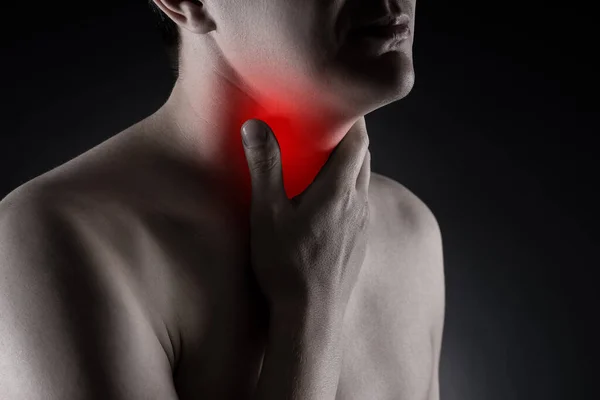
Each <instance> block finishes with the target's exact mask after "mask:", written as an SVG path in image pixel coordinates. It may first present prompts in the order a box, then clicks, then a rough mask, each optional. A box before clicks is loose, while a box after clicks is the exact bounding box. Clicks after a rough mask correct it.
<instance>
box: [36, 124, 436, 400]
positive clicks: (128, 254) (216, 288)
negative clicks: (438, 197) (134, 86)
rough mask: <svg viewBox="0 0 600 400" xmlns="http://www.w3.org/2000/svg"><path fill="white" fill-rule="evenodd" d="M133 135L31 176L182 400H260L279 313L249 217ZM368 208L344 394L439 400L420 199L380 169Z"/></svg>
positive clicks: (350, 311)
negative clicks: (270, 308)
mask: <svg viewBox="0 0 600 400" xmlns="http://www.w3.org/2000/svg"><path fill="white" fill-rule="evenodd" d="M126 132H127V131H126ZM129 136H130V137H132V138H133V137H136V135H131V134H129ZM125 137H127V136H125V135H123V134H122V136H121V138H119V137H116V138H113V139H112V140H110V141H108V142H105V143H104V144H102V145H101V146H99V147H98V148H97V149H94V150H93V152H88V153H87V154H84V155H83V156H81V157H79V158H78V159H76V160H74V161H72V162H70V163H67V164H65V165H64V166H62V167H61V168H58V169H56V170H53V171H50V173H48V174H45V175H43V176H42V177H40V178H38V179H37V180H36V182H32V183H31V184H32V185H38V187H44V188H45V189H43V190H46V191H48V192H53V193H54V194H52V195H50V197H51V198H53V199H55V201H54V204H55V205H54V206H53V207H55V208H56V212H57V213H59V214H60V215H61V218H63V219H64V221H65V223H66V224H69V225H70V226H72V227H73V229H75V231H76V232H77V233H78V235H79V237H80V238H81V242H82V243H83V244H84V246H85V247H86V248H87V251H88V252H89V253H88V254H90V257H92V258H93V259H94V264H95V267H94V268H101V269H103V270H102V273H103V274H104V276H105V277H106V281H107V282H110V284H111V285H114V287H115V288H117V289H116V290H117V291H118V293H119V294H118V295H119V296H121V297H122V298H123V299H124V300H123V301H124V304H127V308H129V307H131V309H132V310H136V311H135V314H136V315H137V316H139V318H141V319H142V320H143V321H144V324H140V328H139V329H140V332H143V333H144V334H143V335H140V341H141V344H139V345H140V346H145V348H147V349H148V352H149V353H152V354H156V355H157V356H156V357H153V358H149V359H151V360H161V357H162V356H161V354H163V353H164V357H163V358H162V361H156V362H157V365H156V368H157V369H159V368H161V366H160V365H158V363H160V362H168V363H169V366H170V369H171V372H172V374H171V376H164V379H165V381H164V384H165V385H173V386H174V388H175V389H176V391H177V393H178V396H179V399H181V400H188V399H195V398H214V399H244V398H248V399H249V398H251V397H250V394H251V393H252V391H253V388H254V387H255V385H256V382H257V380H258V378H259V373H260V366H261V362H262V356H263V354H264V349H265V345H266V343H267V337H266V332H267V325H268V312H267V308H266V304H265V302H264V299H263V296H262V295H261V293H260V290H259V288H258V286H257V284H256V282H255V280H254V278H253V275H252V272H251V267H250V265H249V261H248V260H249V254H248V250H249V241H248V240H249V237H248V235H247V232H248V230H247V221H246V220H244V219H242V218H240V217H239V215H238V214H236V213H235V212H232V207H231V206H230V205H228V204H227V202H224V201H222V198H220V197H219V196H216V195H214V192H211V190H209V189H207V187H208V186H209V184H208V183H207V184H206V185H204V183H203V180H202V176H201V174H199V175H197V174H195V173H194V172H192V171H189V169H187V168H186V167H185V166H183V165H179V164H177V163H176V162H174V160H167V159H162V158H161V157H160V155H159V154H158V153H152V152H144V151H137V150H135V151H134V150H133V149H134V146H135V143H136V142H135V140H134V139H123V138H125ZM369 203H370V207H371V222H370V230H369V244H368V249H367V254H366V258H365V261H364V263H363V267H362V270H361V273H360V275H359V278H358V281H357V283H356V286H355V289H354V291H353V293H352V295H351V298H350V302H349V304H348V307H347V311H346V315H345V320H344V327H343V342H342V343H343V352H344V356H343V357H344V358H343V366H342V371H341V375H340V383H339V386H338V397H337V398H338V399H341V400H354V399H357V400H358V399H361V400H362V399H399V398H405V397H404V396H410V398H411V399H413V398H414V399H416V398H429V397H427V396H428V394H427V393H428V391H429V390H430V383H431V380H432V378H434V377H435V379H437V372H434V371H436V370H437V368H438V357H439V344H438V343H437V338H436V337H435V332H434V328H433V327H434V324H435V323H437V321H434V320H433V318H432V312H431V310H432V305H431V304H428V301H427V299H428V298H432V297H435V296H439V293H436V291H437V292H439V290H440V287H439V286H436V284H431V282H432V279H431V277H430V276H429V275H428V274H429V272H427V271H424V270H423V263H425V262H426V260H422V259H421V257H422V254H421V253H420V252H419V249H420V247H419V241H418V231H419V230H418V225H419V217H418V215H417V214H416V213H415V207H414V204H415V197H414V195H412V193H410V192H409V191H408V190H406V189H404V188H402V187H401V186H400V185H399V184H396V183H395V182H393V181H391V180H389V179H388V178H385V177H383V176H381V175H378V174H372V178H371V186H370V189H369ZM292 229H293V228H292ZM132 313H133V311H132ZM142 325H143V326H142ZM146 367H147V368H152V367H153V366H151V365H147V366H146ZM406 398H408V397H406Z"/></svg>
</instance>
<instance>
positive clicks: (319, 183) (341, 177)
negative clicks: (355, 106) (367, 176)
mask: <svg viewBox="0 0 600 400" xmlns="http://www.w3.org/2000/svg"><path fill="white" fill-rule="evenodd" d="M368 147H369V135H368V134H367V130H366V127H365V126H364V123H361V121H360V120H359V121H357V123H355V124H354V125H352V127H351V128H350V130H349V131H348V133H346V135H345V136H344V138H343V139H342V140H341V141H340V143H339V144H338V145H337V147H336V148H335V149H334V150H333V152H332V153H331V155H330V156H329V159H328V160H327V162H326V163H325V165H324V166H323V168H321V170H320V171H319V173H318V174H317V177H316V178H315V179H314V181H313V184H311V187H309V188H308V189H307V190H311V191H313V190H314V191H319V192H322V191H328V192H333V194H334V195H335V194H336V193H339V192H340V191H344V190H345V189H346V188H348V187H356V180H357V178H358V174H359V172H360V169H361V167H362V164H363V160H364V157H365V153H366V152H367V150H368ZM312 186H314V187H315V188H314V189H313V188H312Z"/></svg>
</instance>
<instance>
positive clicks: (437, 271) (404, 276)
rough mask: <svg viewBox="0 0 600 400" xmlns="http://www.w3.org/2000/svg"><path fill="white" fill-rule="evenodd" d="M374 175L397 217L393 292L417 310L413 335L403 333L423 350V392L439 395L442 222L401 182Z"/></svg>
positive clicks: (434, 397)
mask: <svg viewBox="0 0 600 400" xmlns="http://www.w3.org/2000/svg"><path fill="white" fill-rule="evenodd" d="M376 179H377V180H379V182H380V183H381V184H382V186H384V187H385V189H384V190H385V191H386V192H387V193H388V195H387V196H385V199H386V202H387V205H386V209H387V210H390V209H392V210H395V212H396V213H397V214H396V215H397V218H398V223H397V224H394V225H393V227H392V228H391V229H393V232H394V237H396V238H398V239H397V240H398V241H400V243H398V246H397V250H396V251H397V252H398V253H397V255H396V257H397V259H398V260H402V261H401V263H400V264H401V268H400V270H399V271H397V272H398V273H399V275H398V279H395V280H394V282H396V283H397V289H396V291H394V294H395V295H396V296H397V297H398V298H402V299H404V301H405V302H406V303H407V304H409V305H407V306H406V307H408V308H409V309H410V310H411V311H410V313H411V315H418V316H419V317H418V318H409V319H408V320H407V321H410V324H411V326H412V328H411V330H414V332H415V333H414V335H415V336H414V337H412V338H411V339H406V340H407V341H408V342H407V344H406V345H407V346H410V347H411V348H414V349H419V350H418V354H419V355H418V356H417V357H419V360H421V358H420V357H424V356H425V354H427V357H428V358H427V362H426V363H419V365H421V366H422V368H424V370H426V372H425V371H424V370H423V374H425V375H427V379H426V381H427V382H428V383H427V386H428V388H427V391H428V394H427V397H426V398H427V400H437V399H439V361H440V355H441V348H442V336H443V330H444V319H445V274H444V256H443V243H442V233H441V229H440V225H439V223H438V220H437V218H436V216H435V215H434V213H433V212H432V210H431V209H430V208H429V207H428V206H427V205H426V204H425V202H424V201H422V200H421V199H420V198H418V197H417V196H416V195H415V194H414V193H413V192H411V191H410V190H409V189H407V188H406V187H405V186H403V185H401V184H400V183H398V182H396V181H395V180H393V179H391V178H387V177H385V176H382V175H379V176H378V177H377V178H376ZM394 254H396V253H394ZM409 293H410V294H409ZM403 309H404V308H403ZM417 310H418V312H417ZM412 313H416V314H412ZM399 320H400V321H405V318H404V317H400V318H399ZM402 323H408V322H402ZM403 340H404V339H403ZM415 369H416V366H415V365H412V368H411V371H412V372H413V373H414V372H415Z"/></svg>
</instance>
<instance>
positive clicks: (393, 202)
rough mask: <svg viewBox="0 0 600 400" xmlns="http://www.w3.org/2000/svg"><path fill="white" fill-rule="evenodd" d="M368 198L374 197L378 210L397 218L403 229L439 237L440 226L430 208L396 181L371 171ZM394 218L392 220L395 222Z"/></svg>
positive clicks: (430, 236)
mask: <svg viewBox="0 0 600 400" xmlns="http://www.w3.org/2000/svg"><path fill="white" fill-rule="evenodd" d="M369 191H370V193H369V197H370V199H374V200H375V202H376V205H377V207H379V209H378V212H379V213H383V214H384V216H386V217H388V218H399V219H400V220H401V221H402V222H403V224H402V228H403V230H404V231H407V230H409V231H411V232H412V233H414V234H417V233H421V234H425V235H428V236H429V238H430V239H432V240H438V239H441V231H440V226H439V223H438V221H437V218H436V217H435V215H434V213H433V212H432V210H431V209H430V208H429V206H428V205H427V204H426V203H425V202H424V201H423V200H421V199H420V198H419V197H418V196H417V195H416V194H415V193H413V192H412V191H411V190H409V189H408V188H407V187H406V186H404V185H402V184H401V183H399V182H398V181H396V180H394V179H392V178H390V177H387V176H385V175H381V174H378V173H374V172H372V173H371V184H370V189H369ZM397 221H398V220H397V219H396V220H395V221H394V222H397Z"/></svg>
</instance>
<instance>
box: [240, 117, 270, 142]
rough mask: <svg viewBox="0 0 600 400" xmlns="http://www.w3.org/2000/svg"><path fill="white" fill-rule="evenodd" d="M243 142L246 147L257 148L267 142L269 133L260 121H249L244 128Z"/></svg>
mask: <svg viewBox="0 0 600 400" xmlns="http://www.w3.org/2000/svg"><path fill="white" fill-rule="evenodd" d="M242 140H243V141H244V144H245V145H246V147H256V146H260V145H262V144H264V143H265V142H266V141H267V131H266V130H265V127H264V126H262V124H261V123H260V122H258V121H247V122H245V123H244V125H243V126H242Z"/></svg>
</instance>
